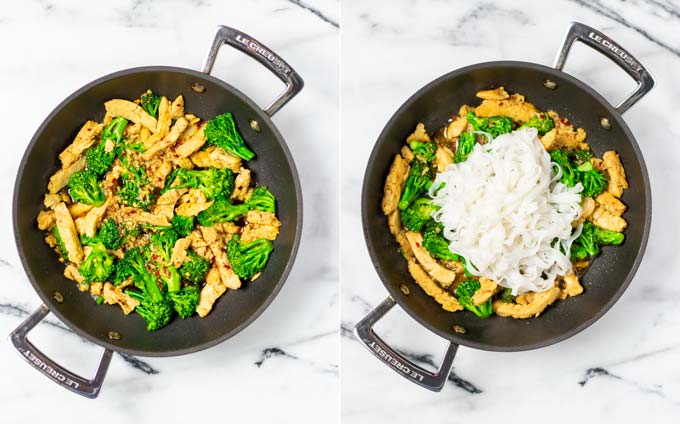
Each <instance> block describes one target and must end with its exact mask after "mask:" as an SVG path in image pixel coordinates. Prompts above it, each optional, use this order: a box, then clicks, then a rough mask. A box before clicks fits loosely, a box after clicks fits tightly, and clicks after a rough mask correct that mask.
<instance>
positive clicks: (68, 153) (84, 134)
mask: <svg viewBox="0 0 680 424" xmlns="http://www.w3.org/2000/svg"><path fill="white" fill-rule="evenodd" d="M103 127H104V126H103V125H102V124H99V123H97V122H94V121H87V122H85V125H83V127H82V128H81V129H80V131H78V134H77V135H76V138H75V139H74V140H73V143H71V144H70V145H69V146H68V147H67V148H66V149H64V151H63V152H61V153H60V154H59V160H60V161H61V167H62V168H68V167H69V166H70V165H71V164H72V163H73V162H75V161H77V160H78V159H79V158H80V156H81V155H82V154H83V152H84V151H85V150H87V149H89V148H90V147H92V145H93V144H94V142H95V141H96V139H95V137H96V136H97V135H98V134H99V133H100V132H101V131H102V128H103Z"/></svg>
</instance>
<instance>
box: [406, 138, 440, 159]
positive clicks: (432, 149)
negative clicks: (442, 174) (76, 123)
mask: <svg viewBox="0 0 680 424" xmlns="http://www.w3.org/2000/svg"><path fill="white" fill-rule="evenodd" d="M408 145H409V147H410V148H411V150H412V151H413V154H414V155H416V157H418V158H420V160H422V161H424V162H428V163H432V162H433V161H434V158H435V154H436V153H437V145H436V144H435V143H434V142H433V141H418V140H411V141H409V143H408Z"/></svg>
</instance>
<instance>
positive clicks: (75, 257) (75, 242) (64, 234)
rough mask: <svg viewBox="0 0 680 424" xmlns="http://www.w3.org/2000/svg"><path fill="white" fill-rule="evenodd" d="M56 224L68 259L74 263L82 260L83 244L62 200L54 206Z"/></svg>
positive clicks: (78, 263)
mask: <svg viewBox="0 0 680 424" xmlns="http://www.w3.org/2000/svg"><path fill="white" fill-rule="evenodd" d="M54 214H55V221H56V226H57V228H58V229H59V235H60V236H61V239H62V240H63V242H64V247H65V248H66V252H67V253H68V259H69V260H70V261H71V262H73V263H74V264H76V265H80V263H81V262H82V261H83V246H81V244H80V238H79V237H78V232H77V231H76V225H75V223H74V222H73V218H72V217H71V214H70V213H69V211H68V208H67V207H66V204H65V203H64V202H60V203H59V204H57V205H56V206H55V207H54Z"/></svg>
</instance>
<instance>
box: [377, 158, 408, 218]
mask: <svg viewBox="0 0 680 424" xmlns="http://www.w3.org/2000/svg"><path fill="white" fill-rule="evenodd" d="M409 169H410V167H409V164H408V163H407V162H406V161H405V160H404V158H402V157H401V156H400V155H396V156H395V157H394V161H393V162H392V166H391V167H390V172H389V173H388V174H387V179H386V180H385V188H384V193H385V194H384V196H383V200H382V210H383V213H384V214H385V215H389V214H391V213H392V212H393V211H394V210H395V209H397V206H398V205H399V199H400V198H401V191H402V189H403V188H404V183H405V182H406V178H407V177H408V171H409Z"/></svg>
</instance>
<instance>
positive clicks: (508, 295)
mask: <svg viewBox="0 0 680 424" xmlns="http://www.w3.org/2000/svg"><path fill="white" fill-rule="evenodd" d="M515 297H516V296H513V295H512V289H509V288H504V289H503V291H502V292H501V295H500V299H501V301H502V302H505V303H514V302H515Z"/></svg>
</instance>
